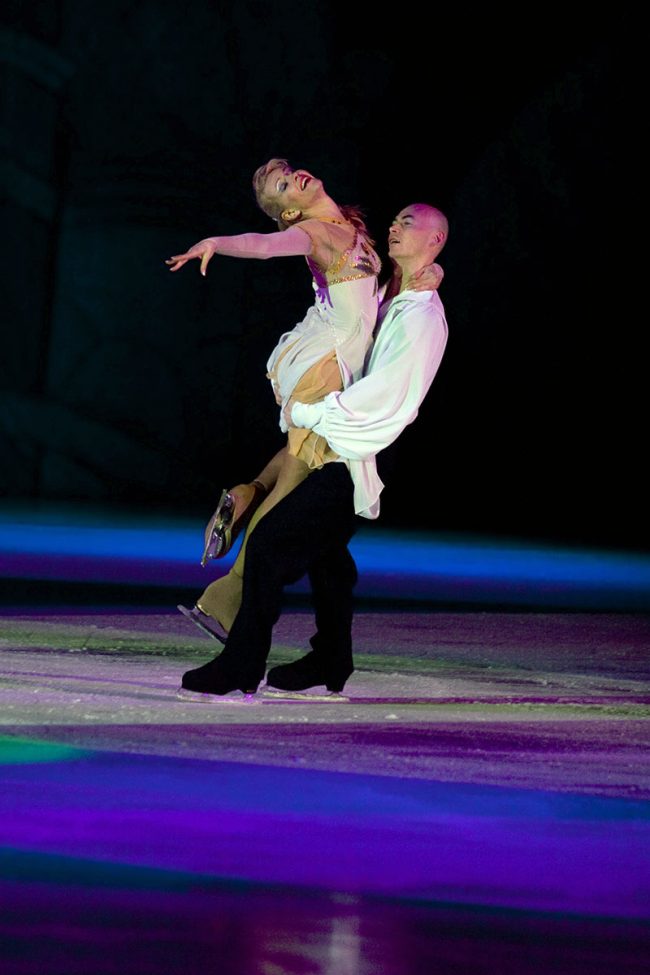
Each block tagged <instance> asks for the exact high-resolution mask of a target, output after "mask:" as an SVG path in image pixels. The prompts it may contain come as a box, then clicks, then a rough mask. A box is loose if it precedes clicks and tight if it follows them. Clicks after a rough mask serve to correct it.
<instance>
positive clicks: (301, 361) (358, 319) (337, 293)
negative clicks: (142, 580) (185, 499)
mask: <svg viewBox="0 0 650 975" xmlns="http://www.w3.org/2000/svg"><path fill="white" fill-rule="evenodd" d="M253 187H254V190H255V195H256V198H257V201H258V204H259V205H260V207H261V209H262V210H264V212H265V213H266V214H268V216H270V217H271V218H272V219H273V220H275V222H276V223H277V225H278V227H279V228H280V229H279V231H278V232H276V233H270V234H239V235H236V236H229V237H208V238H206V239H205V240H201V241H199V243H198V244H195V245H194V246H193V247H191V248H190V249H189V250H188V251H187V252H186V253H185V254H177V255H176V256H174V257H171V258H170V259H169V260H168V261H167V262H166V263H167V264H168V265H169V266H170V269H171V270H172V271H178V270H179V269H180V268H181V267H183V266H184V265H185V264H186V263H187V261H189V260H193V259H198V260H200V262H201V273H202V274H203V275H205V273H206V269H207V266H208V263H209V261H210V260H211V259H212V257H213V256H214V255H215V254H222V255H224V256H229V257H246V258H260V259H267V258H269V257H290V256H298V255H302V256H304V257H305V258H306V260H307V265H308V267H309V270H310V271H311V274H312V279H313V280H312V283H313V288H314V292H315V301H314V304H313V305H312V306H311V307H310V308H309V310H308V312H307V314H306V316H305V318H304V319H303V320H302V322H300V323H299V324H298V325H296V326H295V327H294V328H293V329H292V330H291V331H289V332H285V333H284V334H283V335H282V336H281V337H280V340H279V342H278V344H277V345H276V347H275V349H274V350H273V352H272V353H271V357H270V358H269V361H268V365H267V368H268V377H269V379H270V380H271V383H272V385H273V391H274V394H275V399H276V402H277V403H278V404H279V406H280V426H281V428H282V429H283V430H284V431H285V432H288V442H287V446H286V449H285V450H283V451H282V452H281V453H280V454H279V455H277V460H276V469H275V470H274V483H273V485H272V486H271V487H270V489H269V490H268V493H267V491H266V487H267V485H265V484H263V483H262V482H260V481H258V482H253V484H252V485H251V486H249V492H248V497H246V496H245V490H244V491H238V492H237V494H235V495H232V494H228V493H226V492H224V495H222V498H221V501H220V504H219V506H218V507H217V510H216V512H215V514H214V515H213V517H212V519H211V522H210V524H209V525H208V529H207V531H206V547H205V551H204V555H203V562H204V564H205V561H206V559H207V558H210V557H215V556H220V555H223V554H225V551H227V549H228V548H229V547H230V545H231V544H232V540H233V538H234V535H235V533H236V530H237V528H238V527H240V526H241V525H242V523H243V521H244V520H245V519H247V518H249V517H250V515H251V513H252V511H253V510H254V509H255V510H254V514H253V515H252V518H250V521H249V524H248V529H247V537H248V535H249V534H250V532H251V531H252V530H253V528H254V527H255V525H256V524H257V522H258V521H259V519H260V518H261V517H263V516H264V514H266V513H267V512H268V511H270V509H271V508H272V507H274V505H276V504H277V503H278V501H280V500H281V499H282V498H283V497H285V496H286V495H287V494H288V493H289V492H290V491H292V490H293V489H294V488H295V487H296V486H297V485H298V484H299V483H300V482H301V481H302V480H304V478H305V477H307V476H308V474H309V472H310V470H313V469H315V468H318V467H322V466H323V464H326V463H329V462H331V461H335V460H337V459H338V455H337V454H336V453H334V451H332V450H331V448H330V447H329V445H328V444H327V441H326V440H325V439H324V438H323V437H320V436H318V435H317V434H314V433H313V432H312V431H310V430H305V429H296V428H290V429H289V430H288V431H287V426H286V424H285V422H284V419H283V416H282V411H283V410H284V409H285V408H287V407H289V406H290V403H291V401H292V400H294V399H295V400H299V401H300V402H303V403H314V402H317V401H319V400H321V399H323V398H324V397H325V396H326V395H327V394H328V393H330V392H334V391H337V390H341V389H344V388H346V387H347V386H348V385H350V383H352V382H355V381H356V380H357V379H358V378H360V376H361V371H362V368H363V363H364V359H365V355H366V351H367V349H368V346H369V344H370V341H371V339H372V332H373V329H374V326H375V321H376V317H377V307H378V287H377V276H378V274H379V271H380V261H379V258H378V257H377V254H376V253H375V251H374V249H373V247H372V241H371V240H370V238H369V236H368V233H367V230H366V227H365V224H364V222H363V219H362V218H361V215H360V214H359V212H358V211H357V210H355V209H354V208H351V207H340V206H338V205H337V204H336V203H335V202H334V200H333V199H332V198H331V197H330V196H328V194H327V193H326V192H325V189H324V187H323V184H322V182H321V180H319V179H317V178H316V177H314V176H312V174H311V173H309V172H307V170H304V169H301V170H293V169H292V168H291V167H290V166H289V164H288V163H287V161H286V160H284V159H271V160H270V161H269V162H268V163H266V165H264V166H261V167H260V168H259V169H258V170H257V171H256V172H255V174H254V177H253ZM244 559H245V541H244V545H242V549H241V551H240V553H239V556H238V558H237V560H236V562H235V564H234V565H233V567H232V569H231V571H230V572H229V573H228V575H226V576H224V577H223V578H221V579H217V580H216V582H213V583H211V585H209V586H208V587H207V589H206V590H205V591H204V593H203V594H202V595H201V596H200V597H199V599H198V600H197V603H196V605H195V607H193V609H191V610H187V609H185V608H184V607H179V608H180V609H181V611H182V612H184V613H185V614H186V615H188V616H189V617H190V618H191V619H192V620H193V621H194V622H195V623H197V624H198V625H199V626H200V627H201V628H202V629H204V630H206V631H207V632H208V633H210V634H211V635H212V636H217V637H218V638H225V636H226V634H227V631H228V630H229V629H230V627H231V626H232V623H233V621H234V618H235V616H236V615H237V611H238V609H239V605H240V602H241V591H242V579H243V569H244ZM215 624H216V626H215Z"/></svg>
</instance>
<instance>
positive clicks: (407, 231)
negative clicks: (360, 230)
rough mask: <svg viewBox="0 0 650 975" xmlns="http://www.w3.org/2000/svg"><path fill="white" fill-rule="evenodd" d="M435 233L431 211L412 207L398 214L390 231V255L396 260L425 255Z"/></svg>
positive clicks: (405, 208)
mask: <svg viewBox="0 0 650 975" xmlns="http://www.w3.org/2000/svg"><path fill="white" fill-rule="evenodd" d="M434 233H435V230H434V227H433V224H432V220H431V215H430V211H428V210H427V209H425V208H424V207H418V206H417V205H412V206H408V207H404V209H403V210H400V212H399V213H398V214H397V216H396V217H395V219H394V220H393V222H392V223H391V225H390V230H389V231H388V254H389V256H390V257H392V258H393V259H394V260H399V259H400V258H412V257H418V256H419V255H420V254H425V253H426V251H427V249H428V248H429V247H430V245H431V241H432V237H433V235H434Z"/></svg>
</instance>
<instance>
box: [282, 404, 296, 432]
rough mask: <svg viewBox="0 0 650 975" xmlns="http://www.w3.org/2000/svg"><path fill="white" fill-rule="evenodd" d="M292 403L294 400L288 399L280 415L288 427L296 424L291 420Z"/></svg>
mask: <svg viewBox="0 0 650 975" xmlns="http://www.w3.org/2000/svg"><path fill="white" fill-rule="evenodd" d="M294 403H295V400H294V399H290V400H289V402H288V403H287V405H286V406H285V407H284V409H283V410H282V416H283V418H284V422H285V423H286V425H287V426H288V427H295V425H296V424H295V423H294V422H293V420H292V419H291V410H292V408H293V404H294Z"/></svg>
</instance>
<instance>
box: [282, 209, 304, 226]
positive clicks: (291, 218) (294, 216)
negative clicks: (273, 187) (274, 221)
mask: <svg viewBox="0 0 650 975" xmlns="http://www.w3.org/2000/svg"><path fill="white" fill-rule="evenodd" d="M301 217H302V210H283V211H282V220H284V222H285V223H295V222H296V220H300V218H301Z"/></svg>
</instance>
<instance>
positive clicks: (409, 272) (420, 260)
mask: <svg viewBox="0 0 650 975" xmlns="http://www.w3.org/2000/svg"><path fill="white" fill-rule="evenodd" d="M428 264H429V258H428V257H422V256H421V255H420V256H419V257H413V258H408V257H407V258H405V259H404V260H403V261H395V271H394V275H395V276H396V277H397V279H398V281H399V288H398V291H397V293H399V292H401V291H405V290H406V288H407V283H408V281H409V278H412V277H413V275H414V274H416V273H417V272H418V271H421V270H422V268H424V267H426V266H427V265H428Z"/></svg>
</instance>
